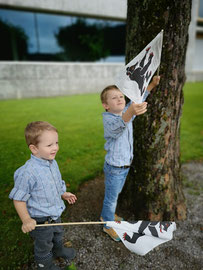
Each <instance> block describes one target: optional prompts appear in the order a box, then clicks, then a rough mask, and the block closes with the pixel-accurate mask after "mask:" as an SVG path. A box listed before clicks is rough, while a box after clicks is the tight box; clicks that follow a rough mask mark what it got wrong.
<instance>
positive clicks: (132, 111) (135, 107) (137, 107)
mask: <svg viewBox="0 0 203 270" xmlns="http://www.w3.org/2000/svg"><path fill="white" fill-rule="evenodd" d="M146 111H147V102H142V103H141V104H136V103H134V102H132V103H131V104H130V106H129V108H128V109H127V111H126V112H125V113H124V114H123V115H122V118H123V121H124V122H129V121H130V119H131V118H132V117H133V115H140V114H143V113H145V112H146Z"/></svg>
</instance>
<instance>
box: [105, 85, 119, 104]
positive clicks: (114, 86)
mask: <svg viewBox="0 0 203 270" xmlns="http://www.w3.org/2000/svg"><path fill="white" fill-rule="evenodd" d="M111 90H118V91H120V89H119V88H118V87H117V86H116V85H114V84H113V85H109V86H107V87H105V88H104V90H103V91H102V92H101V95H100V99H101V102H102V103H106V101H107V94H108V92H109V91H111Z"/></svg>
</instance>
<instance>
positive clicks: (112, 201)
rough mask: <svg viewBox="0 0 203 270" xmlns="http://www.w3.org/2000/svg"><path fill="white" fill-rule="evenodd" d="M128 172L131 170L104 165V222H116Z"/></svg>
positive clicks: (102, 213)
mask: <svg viewBox="0 0 203 270" xmlns="http://www.w3.org/2000/svg"><path fill="white" fill-rule="evenodd" d="M128 172H129V168H118V167H115V166H111V165H109V164H108V163H106V162H105V163H104V175H105V195H104V201H103V208H102V212H101V216H102V218H103V220H104V221H114V215H115V212H116V206H117V201H118V196H119V193H120V192H121V191H122V189H123V186H124V184H125V180H126V177H127V175H128ZM105 227H106V228H108V227H107V226H105Z"/></svg>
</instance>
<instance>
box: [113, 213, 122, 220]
mask: <svg viewBox="0 0 203 270" xmlns="http://www.w3.org/2000/svg"><path fill="white" fill-rule="evenodd" d="M114 218H115V221H124V219H123V218H122V217H119V216H118V215H116V214H115V216H114Z"/></svg>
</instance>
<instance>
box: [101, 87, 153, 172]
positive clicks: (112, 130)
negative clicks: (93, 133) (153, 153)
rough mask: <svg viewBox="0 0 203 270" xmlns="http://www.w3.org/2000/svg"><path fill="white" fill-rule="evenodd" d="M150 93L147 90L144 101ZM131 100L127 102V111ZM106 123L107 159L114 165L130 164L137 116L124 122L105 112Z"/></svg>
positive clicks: (104, 120)
mask: <svg viewBox="0 0 203 270" xmlns="http://www.w3.org/2000/svg"><path fill="white" fill-rule="evenodd" d="M148 95H149V92H148V91H145V94H144V96H143V101H145V99H146V98H147V96H148ZM130 104H131V102H129V103H128V104H127V106H126V107H125V109H124V111H123V112H125V111H126V110H127V109H128V107H129V105H130ZM102 115H103V124H104V138H105V140H106V143H105V145H104V149H105V150H106V151H107V154H106V156H105V161H106V162H107V163H108V164H109V165H112V166H119V167H120V166H125V165H130V164H131V163H132V159H133V125H132V122H133V120H134V118H135V116H134V117H132V118H131V120H130V121H129V122H127V123H126V122H124V121H123V119H122V117H121V116H120V115H117V114H113V113H110V112H104V113H103V114H102Z"/></svg>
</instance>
